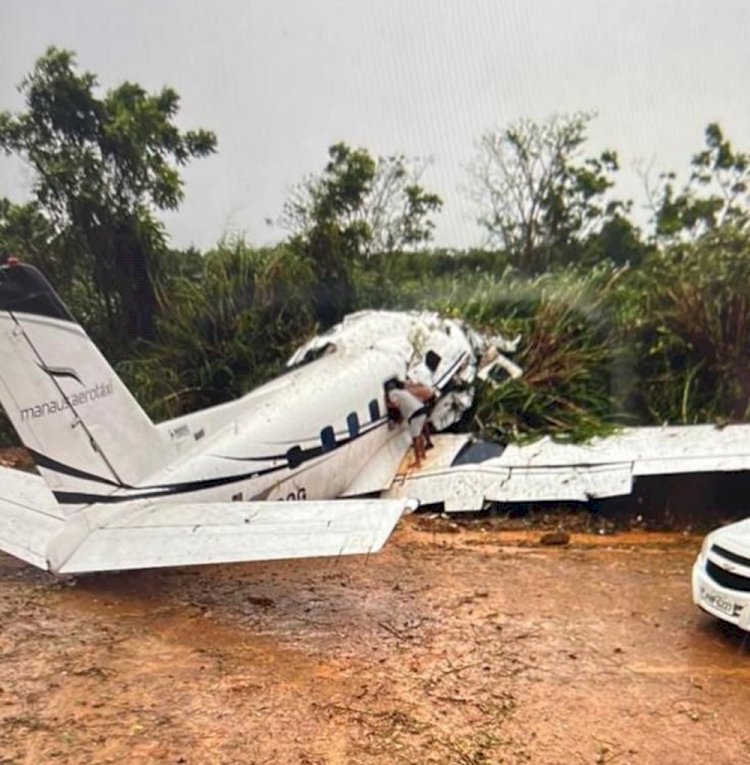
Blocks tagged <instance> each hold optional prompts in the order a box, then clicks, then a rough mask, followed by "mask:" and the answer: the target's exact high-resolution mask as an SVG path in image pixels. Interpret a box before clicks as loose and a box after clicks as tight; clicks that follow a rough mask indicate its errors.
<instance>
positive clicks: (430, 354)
mask: <svg viewBox="0 0 750 765" xmlns="http://www.w3.org/2000/svg"><path fill="white" fill-rule="evenodd" d="M440 361H441V358H440V355H439V354H437V353H435V351H427V353H425V356H424V363H425V365H426V366H427V369H429V370H430V372H434V371H435V370H436V369H437V368H438V367H439V366H440Z"/></svg>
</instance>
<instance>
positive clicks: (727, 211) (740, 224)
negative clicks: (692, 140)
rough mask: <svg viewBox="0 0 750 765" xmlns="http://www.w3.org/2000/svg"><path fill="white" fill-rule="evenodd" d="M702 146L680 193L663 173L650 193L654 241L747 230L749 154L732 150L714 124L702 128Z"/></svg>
mask: <svg viewBox="0 0 750 765" xmlns="http://www.w3.org/2000/svg"><path fill="white" fill-rule="evenodd" d="M705 141H706V145H705V148H704V149H703V150H702V151H700V152H698V154H696V155H695V156H694V157H693V158H692V161H691V163H690V166H691V173H690V178H689V180H688V182H687V184H685V186H684V187H683V188H682V190H681V191H677V190H676V189H675V180H676V175H675V174H674V173H666V174H664V175H662V176H661V178H660V181H661V183H660V187H659V188H658V190H657V191H656V193H655V194H654V193H652V194H651V196H652V197H655V201H654V202H652V207H653V208H654V219H655V225H656V237H657V239H660V240H662V241H665V240H666V241H678V240H696V239H698V238H700V237H701V236H702V235H703V234H705V233H707V232H709V231H714V230H718V229H721V228H722V227H724V226H727V225H728V226H731V227H733V228H734V229H737V230H748V229H750V154H748V153H745V152H739V151H735V149H734V148H733V147H732V145H731V143H730V142H729V140H727V139H725V138H724V133H723V131H722V129H721V127H720V126H719V125H718V124H717V123H715V122H712V123H710V124H709V125H708V126H707V127H706V130H705Z"/></svg>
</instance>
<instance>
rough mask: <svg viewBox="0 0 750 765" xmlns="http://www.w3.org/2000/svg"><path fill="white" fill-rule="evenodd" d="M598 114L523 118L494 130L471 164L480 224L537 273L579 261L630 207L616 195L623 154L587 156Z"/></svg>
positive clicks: (525, 267)
mask: <svg viewBox="0 0 750 765" xmlns="http://www.w3.org/2000/svg"><path fill="white" fill-rule="evenodd" d="M591 119H592V115H590V114H586V113H578V114H573V115H564V116H560V117H552V118H550V119H548V120H547V121H546V122H542V123H538V122H533V121H531V120H528V119H524V120H520V121H519V122H516V123H514V124H511V125H510V126H508V127H506V128H503V129H501V130H495V131H489V132H486V133H485V134H484V135H483V136H482V137H481V139H480V141H479V145H478V148H477V152H476V155H475V157H474V160H473V162H472V164H471V165H470V168H469V172H470V179H471V180H470V184H471V185H470V194H471V195H472V197H473V198H474V201H475V203H476V204H477V205H478V207H479V217H478V222H479V224H480V225H481V226H483V227H484V229H485V230H486V231H487V234H488V235H489V238H490V240H491V241H495V242H497V243H499V244H500V246H502V247H503V248H504V249H505V250H506V251H507V253H508V256H509V259H510V261H511V262H512V263H513V264H514V265H516V266H517V267H518V268H520V269H522V270H524V271H527V272H529V273H541V272H543V271H545V270H546V269H547V268H549V266H550V265H553V264H555V263H556V262H568V261H571V260H574V259H575V256H576V254H577V252H578V251H579V248H578V245H579V244H580V243H581V242H583V241H585V240H586V239H587V238H588V237H590V236H591V235H592V234H593V233H595V232H597V231H599V230H601V228H602V227H603V226H604V225H605V224H606V223H607V221H609V220H612V219H613V218H614V216H615V215H616V214H617V213H618V212H621V211H623V210H626V209H627V208H628V205H627V204H625V203H623V202H619V201H615V200H612V199H609V198H608V194H607V192H608V190H609V189H610V188H611V187H612V185H613V183H614V181H613V174H614V173H615V172H616V171H617V169H618V164H617V155H616V153H615V152H613V151H604V152H602V153H601V154H599V155H598V156H596V157H589V158H584V159H582V158H581V153H582V146H583V144H584V142H585V140H586V129H587V127H588V124H589V122H590V121H591Z"/></svg>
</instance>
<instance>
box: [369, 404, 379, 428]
mask: <svg viewBox="0 0 750 765" xmlns="http://www.w3.org/2000/svg"><path fill="white" fill-rule="evenodd" d="M379 419H380V406H379V405H378V402H377V400H376V399H373V400H372V401H370V420H371V422H375V421H376V420H379Z"/></svg>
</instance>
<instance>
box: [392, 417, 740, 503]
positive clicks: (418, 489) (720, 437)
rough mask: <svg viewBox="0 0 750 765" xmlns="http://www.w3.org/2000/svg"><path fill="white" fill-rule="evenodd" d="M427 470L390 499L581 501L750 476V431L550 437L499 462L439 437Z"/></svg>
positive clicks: (402, 477) (412, 475) (459, 440)
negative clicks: (640, 488)
mask: <svg viewBox="0 0 750 765" xmlns="http://www.w3.org/2000/svg"><path fill="white" fill-rule="evenodd" d="M433 441H434V443H435V449H434V450H433V451H432V452H428V458H427V460H426V461H425V462H424V464H423V467H422V469H421V470H419V471H412V470H408V469H402V470H400V471H399V473H397V475H396V477H395V479H394V481H393V484H392V486H391V488H390V489H389V491H388V492H386V493H385V495H384V496H388V497H394V498H395V497H406V496H410V497H418V498H419V501H420V503H421V504H422V505H431V504H443V506H444V509H445V511H446V512H460V511H476V510H481V509H482V507H483V506H484V504H485V502H499V503H502V502H506V503H511V502H545V501H581V502H585V501H588V500H589V499H592V498H605V497H615V496H622V495H626V494H630V493H631V492H632V490H633V482H634V480H635V479H636V478H637V477H639V476H647V475H672V474H679V473H708V472H729V471H742V470H750V425H728V426H726V427H723V428H718V427H716V426H714V425H690V426H672V427H645V428H625V429H623V430H622V431H621V432H620V433H618V434H616V435H613V436H610V437H607V438H597V439H593V440H592V441H591V442H590V443H587V444H580V445H577V444H561V443H556V442H554V441H552V440H551V439H549V438H544V439H542V440H540V441H538V442H536V443H533V444H529V445H527V446H508V447H507V448H506V449H505V450H503V451H502V453H501V454H500V455H499V456H489V457H488V456H487V455H486V453H484V452H483V451H482V449H476V458H475V459H472V455H471V450H472V448H473V446H472V439H471V438H470V437H468V436H433Z"/></svg>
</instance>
